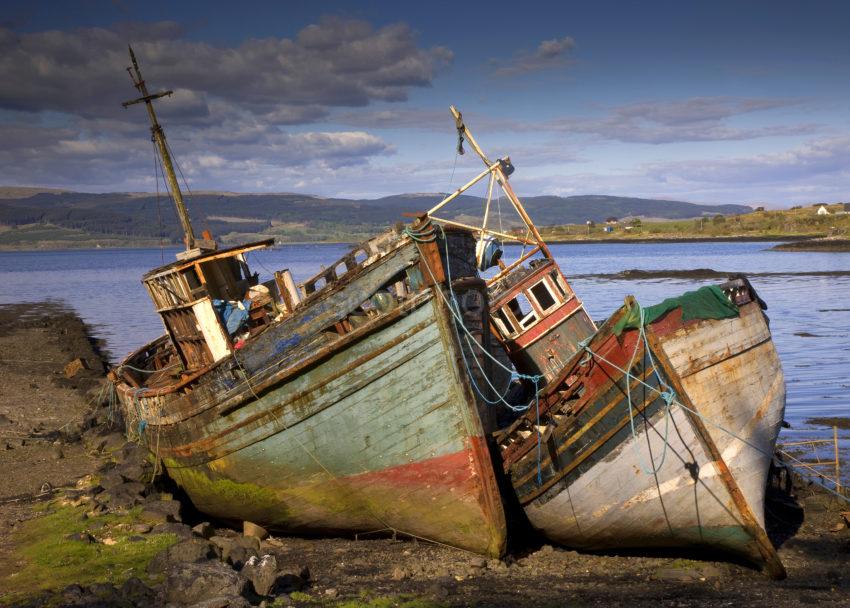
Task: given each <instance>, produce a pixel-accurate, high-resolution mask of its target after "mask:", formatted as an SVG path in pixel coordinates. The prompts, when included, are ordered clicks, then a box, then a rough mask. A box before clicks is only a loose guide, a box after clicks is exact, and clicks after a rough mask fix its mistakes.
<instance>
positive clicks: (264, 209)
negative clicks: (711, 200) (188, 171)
mask: <svg viewBox="0 0 850 608" xmlns="http://www.w3.org/2000/svg"><path fill="white" fill-rule="evenodd" d="M3 192H8V193H9V194H10V195H11V194H14V190H13V189H11V188H8V189H4V188H0V193H3ZM441 198H442V196H441V195H440V194H398V195H393V196H387V197H383V198H379V199H344V198H323V197H318V196H311V195H306V194H234V193H215V192H203V193H196V194H193V195H192V196H191V197H188V203H187V204H188V207H189V211H190V214H191V216H192V221H193V225H194V226H195V229H196V232H198V233H200V232H201V231H202V230H205V229H209V230H211V231H212V233H213V234H214V235H216V237H217V238H219V239H220V240H222V241H223V242H233V241H237V240H242V239H245V238H250V237H254V236H259V235H263V236H274V237H276V238H277V239H278V240H280V241H290V242H297V241H334V240H335V241H354V240H359V239H362V238H365V237H367V236H369V235H371V234H373V233H374V232H376V231H378V230H381V229H383V228H384V227H386V226H387V225H389V224H392V223H395V222H398V221H408V220H407V218H405V217H404V216H403V214H404V213H412V212H424V211H427V210H428V209H430V208H431V207H432V206H433V205H434V204H436V203H437V202H438V201H439V200H440V199H441ZM0 199H1V200H0V225H2V226H3V227H4V228H3V229H0V246H5V247H10V246H24V245H28V246H38V242H25V243H18V244H17V245H16V237H21V238H17V240H23V241H33V240H35V241H37V240H38V239H37V238H36V239H33V238H30V237H27V238H24V235H25V234H30V235H31V234H35V233H34V232H33V231H32V227H33V226H50V227H54V228H56V229H57V230H58V231H59V232H57V233H56V234H57V235H58V236H56V239H58V240H60V241H61V240H62V237H61V233H62V231H73V234H74V241H75V242H84V241H86V240H87V239H86V238H84V237H85V235H88V236H89V237H90V239H91V240H92V242H93V243H94V242H100V240H107V241H109V242H110V243H114V242H119V243H120V242H123V241H126V242H127V243H128V244H139V243H140V242H148V241H149V240H151V239H156V240H159V239H164V240H165V241H166V242H174V243H177V242H179V241H180V238H181V232H180V226H179V223H178V222H177V217H176V214H175V212H174V207H173V205H172V203H171V200H170V199H169V198H167V197H163V196H160V197H159V199H157V197H156V196H154V195H148V194H138V193H105V194H90V193H81V192H57V191H44V190H43V189H31V190H30V189H26V190H23V191H22V195H21V196H17V197H15V196H9V197H8V198H2V197H0ZM523 203H524V204H525V206H526V209H527V210H528V212H529V214H530V215H531V217H532V218H533V219H534V221H535V223H537V224H538V225H540V226H541V227H542V226H548V225H558V224H575V223H584V222H585V221H587V220H592V221H594V222H603V221H605V219H606V218H608V217H617V218H620V219H622V218H625V217H643V218H665V219H685V218H694V217H701V216H706V215H717V214H724V215H735V214H742V213H749V212H751V211H752V209H751V208H750V207H747V206H745V205H698V204H694V203H686V202H683V201H667V200H656V199H641V198H629V197H620V196H591V195H587V196H570V197H559V196H534V197H528V198H525V199H523ZM483 204H484V203H483V200H482V199H480V198H477V197H472V196H461V197H459V198H458V199H457V200H455V201H454V202H453V203H451V204H450V205H448V206H447V207H445V208H444V209H443V210H442V215H443V217H446V218H448V219H456V220H458V221H465V222H468V223H473V224H475V223H479V224H480V222H481V217H482V215H483ZM499 211H501V213H500V212H499ZM490 213H491V215H490V217H491V218H492V219H491V222H492V223H490V226H491V227H497V226H498V225H499V222H500V219H501V225H502V226H503V227H504V228H509V227H514V226H517V225H518V224H519V221H518V218H517V217H516V216H515V214H514V213H513V210H512V209H511V207H510V204H509V203H508V202H507V201H506V200H505V199H504V197H503V198H502V199H501V203H500V204H498V205H497V204H495V203H494V205H493V206H492V207H491V212H490ZM22 228H27V229H29V232H27V230H23V231H21V232H16V231H20V230H21V229H22ZM54 232H55V231H54ZM39 234H40V232H39Z"/></svg>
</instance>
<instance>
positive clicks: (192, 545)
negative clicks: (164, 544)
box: [148, 538, 220, 574]
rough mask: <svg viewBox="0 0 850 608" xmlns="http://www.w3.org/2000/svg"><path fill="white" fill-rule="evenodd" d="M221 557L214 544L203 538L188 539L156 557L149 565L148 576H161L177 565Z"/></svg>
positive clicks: (164, 550)
mask: <svg viewBox="0 0 850 608" xmlns="http://www.w3.org/2000/svg"><path fill="white" fill-rule="evenodd" d="M219 555H220V553H219V551H218V548H217V547H216V546H215V545H213V544H212V543H210V542H208V541H206V540H204V539H201V538H188V539H186V540H184V541H182V542H179V543H177V544H175V545H171V546H170V547H168V548H167V549H163V550H162V551H160V552H159V553H157V554H156V555H154V556H153V558H152V559H151V561H150V562H149V563H148V574H160V573H162V572H165V571H166V570H167V569H169V568H170V567H172V566H175V565H180V564H187V563H198V562H204V561H207V560H210V559H216V558H218V557H219Z"/></svg>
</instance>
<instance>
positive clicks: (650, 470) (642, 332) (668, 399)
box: [584, 302, 675, 475]
mask: <svg viewBox="0 0 850 608" xmlns="http://www.w3.org/2000/svg"><path fill="white" fill-rule="evenodd" d="M635 306H637V307H638V311H639V312H640V326H639V328H638V332H639V334H638V340H637V341H636V342H635V350H634V352H633V353H632V356H631V359H629V365H628V367H627V368H626V369H627V371H626V400H627V401H628V404H629V426H630V427H631V430H632V438H633V439H634V441H633V443H632V445H633V446H634V450H635V460H637V462H638V464H639V465H640V468H641V469H642V470H643V472H644V473H645V474H647V475H655V474H656V473H658V471H660V470H661V467H662V466H664V461H665V460H667V447H668V445H669V442H668V439H669V437H670V404H671V403H672V402H673V399H674V398H675V393H673V391H671V390H665V391H661V393H660V395H661V398H662V400H663V401H664V404H665V405H664V449H663V450H662V452H661V461H660V462H659V463H658V464H655V462H653V457H652V452H651V451H650V454H649V460H650V465H651V466H649V467H645V466H644V464H643V459H642V458H641V457H640V451H639V450H638V437H637V430H636V429H635V414H634V412H633V406H632V378H635V376H633V375H632V374H631V369H632V366H633V365H634V361H635V357H636V356H637V352H638V350H639V349H640V345H641V341H643V345H644V352H645V353H646V355H647V357H648V358H649V363H650V365H651V366H652V371H653V372H654V373H655V377H656V378H658V386H659V387H664V388H665V389H669V388H670V387H668V386H667V385H666V383H665V382H664V380H663V379H662V378H661V374H659V373H658V368H657V367H656V365H655V360H654V359H653V358H652V349H650V348H649V340H648V339H647V337H646V328H645V317H644V311H643V307H642V306H641V305H640V304H638V303H637V302H635ZM584 348H585V350H587V351H588V352H590V353H591V354H593V351H591V350H590V348H589V347H588V346H587V345H585V346H584ZM649 445H650V444H649V435H647V449H649Z"/></svg>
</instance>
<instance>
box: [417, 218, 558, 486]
mask: <svg viewBox="0 0 850 608" xmlns="http://www.w3.org/2000/svg"><path fill="white" fill-rule="evenodd" d="M438 226H439V228H440V232H441V234H442V237H443V243H444V248H445V252H446V284H447V285H448V287H449V294H450V295H451V300H449V299H448V298H446V295H445V294H444V293H443V291H442V290H441V289H439V288H437V289H436V290H435V291H437V293H439V294H440V297H441V298H442V299H443V301H444V302H445V303H446V306H447V307H448V309H449V312H450V313H451V314H452V316H453V317H454V319H455V323H452V327H453V328H454V332H455V337H456V338H457V341H458V345H459V346H460V354H461V359H462V360H463V365H464V368H465V369H466V375H467V377H468V378H469V380H470V384H471V386H472V387H473V389H474V390H475V392H476V393H477V394H478V396H479V397H480V398H481V399H482V400H483V401H484V402H485V403H487V404H488V405H495V404H496V403H500V402H501V403H502V404H503V405H505V406H506V407H508V408H509V409H510V410H512V411H514V412H521V411H527V410H528V409H529V408H530V407H531V401H529V402H528V403H527V404H526V405H524V406H515V405H511V404H510V403H508V402H507V401H505V399H504V397H505V395H507V391H506V392H505V393H504V394H502V395H500V396H499V398H498V399H497V400H496V401H491V400H490V399H488V398H487V397H486V396H485V395H484V394H483V392H482V391H481V389H480V387H479V386H478V383H477V382H476V381H475V377H474V375H473V374H472V371H471V369H470V367H469V362H468V361H467V358H466V352H465V351H464V349H463V343H462V342H461V340H460V334H458V327H460V329H462V330H463V332H464V334H465V336H464V337H465V338H466V341H467V344H468V345H473V344H474V345H475V346H477V347H478V349H479V350H480V351H481V352H482V353H484V355H486V356H487V357H489V358H490V360H491V361H493V362H494V363H495V364H496V365H498V366H499V367H501V368H502V369H503V370H505V371H507V372H508V373H510V374H511V377H514V376H516V377H517V378H524V379H526V380H530V381H531V382H532V383H534V399H533V400H532V401H534V410H535V416H536V420H537V425H536V427H535V432H536V434H537V484H538V485H541V484H542V483H543V474H542V469H541V461H542V448H541V441H540V440H541V434H540V398H539V393H540V381H541V380H543V378H544V376H542V375H536V376H530V375H527V374H521V373H519V372H517V371H516V370H514V369H511V368H509V367H507V366H505V365H504V364H503V363H502V362H501V361H499V360H498V359H496V358H495V357H494V356H493V355H492V354H491V353H490V352H489V351H488V350H487V349H486V348H485V347H484V345H482V344H480V343H479V342H478V340H476V339H475V336H473V335H472V332H470V331H469V329H468V328H467V327H466V325H465V324H464V322H463V317H462V315H461V313H460V305H459V304H458V302H457V297H456V296H455V293H454V287H453V286H452V274H451V265H450V261H449V242H448V239H447V238H446V231H445V230H444V229H443V227H442V226H441V225H439V224H438ZM405 234H407V235H408V236H410V238H411V239H413V240H414V241H416V242H420V243H422V242H433V241H434V240H435V239H436V230H435V229H434V226H433V225H431V226H430V238H429V239H427V240H426V239H424V238H423V235H428V234H429V233H426V232H425V231H413V230H410V229H409V228H405ZM422 259H423V260H425V268H426V269H427V270H428V274H429V275H431V280H432V281H433V282H434V285H435V286H436V285H439V281H437V279H436V277H435V275H434V271H433V270H432V269H431V265H430V264H429V263H428V261H427V258H425V257H424V256H423V258H422ZM470 351H472V349H471V348H470ZM472 359H473V360H474V361H475V362H476V365H478V368H479V370H480V371H481V375H482V377H483V378H484V379H485V380H486V381H487V384H488V385H489V386H490V388H491V389H493V392H494V393H496V394H497V395H498V390H497V389H496V388H495V387H494V386H493V383H492V382H491V381H490V379H489V378H488V377H487V374H486V373H485V372H484V370H483V369H482V368H481V363H480V362H479V361H478V358H477V357H476V356H475V355H474V354H473V355H472Z"/></svg>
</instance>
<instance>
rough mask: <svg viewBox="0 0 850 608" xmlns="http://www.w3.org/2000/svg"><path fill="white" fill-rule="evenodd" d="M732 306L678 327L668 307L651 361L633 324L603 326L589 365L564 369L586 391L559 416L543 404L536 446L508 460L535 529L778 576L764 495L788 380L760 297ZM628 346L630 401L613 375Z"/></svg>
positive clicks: (652, 333)
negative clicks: (758, 568)
mask: <svg viewBox="0 0 850 608" xmlns="http://www.w3.org/2000/svg"><path fill="white" fill-rule="evenodd" d="M739 312H740V315H739V316H737V317H733V318H727V319H719V320H716V319H702V320H695V321H687V322H685V321H683V320H682V310H681V309H674V310H673V311H671V312H669V313H668V314H667V315H666V316H664V317H662V318H661V319H659V320H658V321H656V322H655V323H652V324H650V325H649V326H648V327H647V328H646V335H647V342H646V343H645V344H647V345H649V349H648V353H649V354H647V349H645V346H644V344H642V343H641V342H642V337H641V336H640V333H639V332H638V330H636V329H633V330H627V331H626V332H624V333H623V334H622V335H621V336H620V337H616V336H613V335H611V334H610V333H608V334H607V335H606V329H610V327H611V325H610V324H609V323H606V326H605V327H604V328H603V330H600V333H599V334H597V335H596V336H595V337H594V339H593V341H592V342H591V344H590V349H591V351H592V352H593V353H594V354H593V355H592V357H593V358H592V359H591V358H590V355H587V356H586V357H585V359H584V360H583V361H582V362H581V363H576V361H573V364H574V365H576V367H575V369H573V370H571V371H572V372H574V374H573V378H576V377H578V376H581V375H582V374H584V376H583V379H582V380H581V381H580V382H579V383H578V384H584V391H586V392H585V394H583V395H582V396H579V397H576V401H575V402H574V405H572V406H571V408H572V409H571V410H570V411H568V412H567V418H568V420H567V421H566V422H559V420H558V415H556V416H553V417H550V416H549V415H548V414H549V412H550V411H551V412H555V411H558V410H557V406H555V407H552V408H551V410H550V409H549V406H550V405H554V404H550V403H546V402H545V396H544V398H543V399H544V404H543V406H542V407H543V409H544V410H546V412H545V413H544V415H543V421H542V422H541V432H542V434H543V438H542V439H541V441H540V444H541V445H540V446H539V447H538V448H537V449H532V450H530V451H528V452H527V453H525V454H524V455H522V456H520V457H517V456H513V457H511V458H510V460H511V462H510V466H509V472H510V475H511V478H512V481H513V483H514V486H515V487H516V489H517V492H518V495H519V496H520V501H521V503H522V504H523V505H524V508H525V511H526V513H527V515H528V518H529V520H530V521H531V523H532V525H534V526H535V527H536V528H538V529H539V530H541V531H542V532H543V534H545V535H546V536H547V537H548V538H549V539H551V540H553V541H556V542H559V543H562V544H564V545H568V546H571V547H576V548H583V549H593V550H600V549H601V550H605V549H623V548H648V547H688V546H693V545H704V546H708V547H711V548H713V549H721V550H724V551H729V552H732V553H736V554H739V555H742V556H744V557H745V558H747V559H749V560H751V561H753V562H755V563H758V564H761V565H765V567H766V568H767V569H768V570H769V571H770V572H771V574H773V575H775V576H783V575H784V571H783V570H782V567H781V564H780V563H779V560H778V558H777V557H776V554H775V551H774V550H773V548H772V546H769V542H768V541H767V538H766V534H765V533H764V494H765V488H766V476H767V470H768V466H769V463H770V458H771V456H770V455H771V454H772V453H773V449H774V446H775V442H776V438H777V435H778V432H779V428H780V425H781V422H782V416H783V413H784V408H785V383H784V379H783V376H782V369H781V365H780V362H779V357H778V355H777V353H776V350H775V348H774V346H773V343H772V341H771V337H770V331H769V329H768V327H767V323H766V318H765V316H764V314H763V313H762V311H761V309H760V308H759V305H758V303H756V302H754V301H752V302H748V303H746V304H743V305H742V306H741V307H740V311H739ZM636 349H637V352H638V353H639V354H638V356H637V357H636V358H635V360H634V363H635V365H634V367H633V368H632V369H631V371H632V374H633V378H632V380H631V382H630V390H629V391H628V394H627V391H626V388H625V387H626V382H625V379H624V377H623V374H622V373H621V372H622V370H623V369H626V368H627V367H628V362H629V360H630V357H631V356H632V355H633V354H634V353H635V352H636ZM650 354H651V356H652V358H650ZM582 364H583V365H582ZM588 370H589V371H588ZM635 378H640V380H637V379H635ZM574 386H577V385H574ZM648 387H653V388H648ZM573 390H574V389H573ZM665 393H666V394H667V396H673V397H674V398H673V399H672V400H670V403H669V406H668V401H667V400H665ZM629 398H631V408H630V406H629ZM630 419H631V420H633V421H634V427H633V426H632V422H631V421H630ZM549 424H551V428H543V427H548V425H549ZM559 424H560V425H561V426H560V430H559ZM527 442H528V440H526V443H527ZM504 445H507V444H506V442H503V446H504ZM511 449H515V448H509V449H507V450H506V452H507V453H510V451H511Z"/></svg>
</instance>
